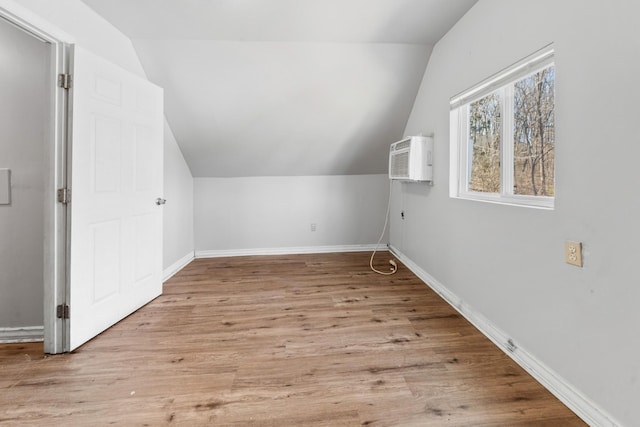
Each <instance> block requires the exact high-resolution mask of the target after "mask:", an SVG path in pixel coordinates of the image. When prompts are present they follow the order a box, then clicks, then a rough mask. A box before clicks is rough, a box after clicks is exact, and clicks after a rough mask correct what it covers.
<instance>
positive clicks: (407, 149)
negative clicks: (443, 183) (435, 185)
mask: <svg viewBox="0 0 640 427" xmlns="http://www.w3.org/2000/svg"><path fill="white" fill-rule="evenodd" d="M389 179H397V180H402V181H429V182H432V181H433V137H431V136H409V137H407V138H405V139H403V140H401V141H398V142H394V143H393V144H391V148H390V149H389Z"/></svg>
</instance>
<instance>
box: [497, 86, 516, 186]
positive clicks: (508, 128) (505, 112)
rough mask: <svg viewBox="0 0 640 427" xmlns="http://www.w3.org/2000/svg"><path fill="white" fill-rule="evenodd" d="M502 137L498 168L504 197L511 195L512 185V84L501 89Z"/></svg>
mask: <svg viewBox="0 0 640 427" xmlns="http://www.w3.org/2000/svg"><path fill="white" fill-rule="evenodd" d="M501 92H502V137H501V138H500V143H501V147H500V151H501V156H502V167H501V168H500V172H501V179H502V191H501V193H502V194H503V195H506V196H512V195H513V184H514V176H513V174H514V158H513V126H514V117H513V114H514V113H513V84H509V85H507V86H505V87H504V88H503V89H502V91H501Z"/></svg>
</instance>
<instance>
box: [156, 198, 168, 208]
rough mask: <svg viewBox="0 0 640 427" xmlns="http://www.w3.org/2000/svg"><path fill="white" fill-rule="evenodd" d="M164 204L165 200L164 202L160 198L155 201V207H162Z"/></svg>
mask: <svg viewBox="0 0 640 427" xmlns="http://www.w3.org/2000/svg"><path fill="white" fill-rule="evenodd" d="M165 203H167V200H166V199H162V198H160V197H158V198H157V199H156V205H158V206H160V205H164V204H165Z"/></svg>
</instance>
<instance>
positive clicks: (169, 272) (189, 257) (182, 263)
mask: <svg viewBox="0 0 640 427" xmlns="http://www.w3.org/2000/svg"><path fill="white" fill-rule="evenodd" d="M193 259H194V256H193V252H189V253H188V254H186V255H185V256H183V257H182V258H180V259H179V260H178V261H176V262H174V263H173V264H171V265H170V266H169V267H167V268H165V269H164V271H163V272H162V282H163V283H164V282H166V281H167V280H169V279H171V278H172V277H173V275H174V274H176V273H177V272H178V271H180V270H182V269H183V268H185V267H186V266H187V264H189V263H190V262H191V261H193Z"/></svg>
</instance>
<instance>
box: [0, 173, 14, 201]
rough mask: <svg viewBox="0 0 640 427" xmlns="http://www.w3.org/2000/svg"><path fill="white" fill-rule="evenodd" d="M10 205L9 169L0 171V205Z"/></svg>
mask: <svg viewBox="0 0 640 427" xmlns="http://www.w3.org/2000/svg"><path fill="white" fill-rule="evenodd" d="M10 204H11V169H0V205H10Z"/></svg>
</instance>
